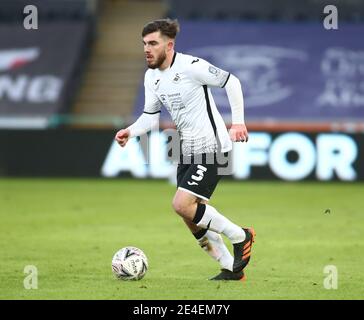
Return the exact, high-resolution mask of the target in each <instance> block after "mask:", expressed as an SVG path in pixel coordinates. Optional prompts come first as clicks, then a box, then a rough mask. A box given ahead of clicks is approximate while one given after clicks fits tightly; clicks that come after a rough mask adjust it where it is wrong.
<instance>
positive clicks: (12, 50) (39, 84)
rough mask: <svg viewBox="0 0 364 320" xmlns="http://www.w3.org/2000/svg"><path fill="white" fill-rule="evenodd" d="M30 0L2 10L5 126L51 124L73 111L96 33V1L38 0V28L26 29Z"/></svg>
mask: <svg viewBox="0 0 364 320" xmlns="http://www.w3.org/2000/svg"><path fill="white" fill-rule="evenodd" d="M28 4H29V3H28V2H27V1H23V0H12V1H10V0H6V1H3V2H2V4H1V8H0V17H1V29H0V72H1V73H0V126H1V127H23V126H25V127H29V126H30V127H39V126H41V127H42V126H43V127H45V126H47V122H48V120H49V119H50V118H51V117H53V116H54V115H57V114H60V113H66V112H69V110H70V106H71V105H72V103H73V101H74V97H75V94H76V91H77V90H78V88H79V84H80V79H81V75H82V72H83V69H84V62H85V61H86V60H87V56H88V53H89V47H90V44H91V42H92V39H93V36H94V32H95V26H96V15H95V13H96V10H97V2H96V1H95V0H74V1H73V0H72V1H70V0H58V1H50V0H42V1H40V0H35V1H33V2H32V6H33V8H34V7H35V8H36V10H35V11H34V14H36V17H37V21H38V23H37V27H36V28H35V29H28V28H26V27H25V20H26V19H25V18H26V17H27V13H26V12H25V13H24V9H25V7H26V6H27V5H28ZM34 19H36V18H34ZM9 34H10V35H11V36H10V37H9ZM70 35H72V36H70Z"/></svg>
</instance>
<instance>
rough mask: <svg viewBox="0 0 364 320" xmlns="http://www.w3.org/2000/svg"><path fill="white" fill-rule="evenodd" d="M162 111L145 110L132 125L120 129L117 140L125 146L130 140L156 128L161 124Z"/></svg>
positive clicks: (116, 136)
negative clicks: (150, 111) (149, 111)
mask: <svg viewBox="0 0 364 320" xmlns="http://www.w3.org/2000/svg"><path fill="white" fill-rule="evenodd" d="M159 115H160V111H158V112H156V113H146V112H144V113H143V114H142V115H141V116H140V117H139V118H138V119H137V120H136V121H135V122H134V123H133V124H132V125H131V126H129V127H128V128H126V129H121V130H119V131H118V132H117V133H116V135H115V140H116V141H117V142H118V143H119V144H120V146H122V147H124V146H125V145H126V143H127V142H128V140H129V139H130V138H133V137H137V136H141V135H143V134H145V133H147V132H148V131H150V130H155V129H157V128H158V126H159Z"/></svg>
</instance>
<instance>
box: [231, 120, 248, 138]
mask: <svg viewBox="0 0 364 320" xmlns="http://www.w3.org/2000/svg"><path fill="white" fill-rule="evenodd" d="M229 135H230V139H231V141H234V142H244V141H245V142H248V139H249V135H248V129H247V128H246V126H245V124H232V125H231V128H230V130H229Z"/></svg>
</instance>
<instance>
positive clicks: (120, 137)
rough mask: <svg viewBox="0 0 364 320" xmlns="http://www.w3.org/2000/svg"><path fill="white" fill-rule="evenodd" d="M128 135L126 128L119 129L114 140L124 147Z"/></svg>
mask: <svg viewBox="0 0 364 320" xmlns="http://www.w3.org/2000/svg"><path fill="white" fill-rule="evenodd" d="M129 137H130V131H129V130H128V129H121V130H119V131H118V132H117V133H116V135H115V140H116V142H117V143H118V144H119V145H120V146H121V147H125V145H126V143H127V142H128V140H129Z"/></svg>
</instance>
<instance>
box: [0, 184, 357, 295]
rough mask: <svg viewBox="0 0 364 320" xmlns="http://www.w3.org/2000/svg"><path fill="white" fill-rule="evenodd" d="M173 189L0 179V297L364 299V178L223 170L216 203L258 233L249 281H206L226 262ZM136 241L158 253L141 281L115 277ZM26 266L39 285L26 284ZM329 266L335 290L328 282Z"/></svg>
mask: <svg viewBox="0 0 364 320" xmlns="http://www.w3.org/2000/svg"><path fill="white" fill-rule="evenodd" d="M174 192H175V188H174V187H173V186H172V185H170V184H168V183H167V182H165V181H138V180H132V179H114V180H103V179H1V180H0V204H1V205H0V218H1V222H0V243H1V249H0V299H130V300H133V299H182V300H183V299H206V300H207V299H238V300H245V299H363V298H364V287H363V283H364V269H363V266H364V254H363V253H364V186H363V184H359V183H358V184H352V183H308V182H304V183H283V182H249V181H247V182H234V181H222V182H221V183H220V184H219V186H218V187H217V189H216V191H215V194H214V196H213V198H212V200H211V204H212V205H214V206H215V207H216V208H217V209H218V210H219V211H220V212H222V213H223V214H225V215H226V216H227V217H229V218H230V219H231V220H232V221H234V222H235V223H237V224H239V225H242V226H253V227H254V228H255V230H256V232H257V238H256V242H255V244H254V246H253V253H252V258H251V262H250V264H249V266H248V267H247V269H246V274H247V281H246V282H240V281H237V282H214V281H208V280H207V279H208V278H209V277H211V276H213V275H215V274H216V273H218V271H219V266H218V264H217V263H216V262H215V261H213V260H212V259H211V258H210V257H209V256H208V255H207V254H206V253H205V252H203V251H202V250H201V249H200V248H199V247H198V245H197V243H196V241H195V240H194V238H193V237H192V235H191V234H190V233H189V231H188V230H187V228H186V227H185V226H184V224H183V222H182V220H181V219H180V218H179V217H178V216H177V215H176V214H175V213H173V211H172V207H171V201H172V198H173V195H174ZM327 209H329V210H330V213H329V212H328V211H327ZM325 211H326V213H325ZM128 245H132V246H136V247H139V248H141V249H142V250H143V251H144V252H145V253H146V255H147V256H148V259H149V270H148V272H147V275H146V276H145V278H144V279H142V280H140V281H130V282H127V281H120V280H116V279H115V278H113V276H112V272H111V258H112V256H113V254H114V253H115V252H116V251H117V250H118V249H119V248H121V247H124V246H128ZM27 265H34V266H36V268H37V270H38V289H31V290H26V289H25V288H24V284H23V281H24V279H25V277H26V276H27V274H25V273H24V267H25V266H27ZM327 265H334V266H336V268H337V271H338V288H337V289H325V287H324V279H325V277H327V276H328V274H325V273H324V268H325V266H327Z"/></svg>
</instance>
